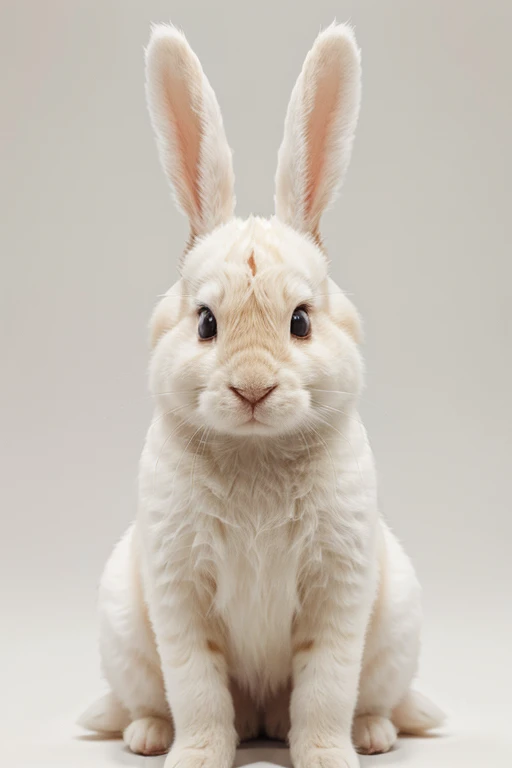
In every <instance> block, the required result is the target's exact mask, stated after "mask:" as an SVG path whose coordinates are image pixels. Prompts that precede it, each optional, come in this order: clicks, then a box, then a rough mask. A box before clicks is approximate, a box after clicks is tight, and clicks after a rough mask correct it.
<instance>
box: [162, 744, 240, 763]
mask: <svg viewBox="0 0 512 768" xmlns="http://www.w3.org/2000/svg"><path fill="white" fill-rule="evenodd" d="M234 760H235V744H234V743H233V746H232V748H231V746H230V747H228V746H227V745H225V746H224V747H221V746H219V745H215V746H207V747H199V748H198V747H187V746H173V747H172V749H171V751H170V752H169V754H168V755H167V758H166V760H165V764H164V768H232V765H233V763H234Z"/></svg>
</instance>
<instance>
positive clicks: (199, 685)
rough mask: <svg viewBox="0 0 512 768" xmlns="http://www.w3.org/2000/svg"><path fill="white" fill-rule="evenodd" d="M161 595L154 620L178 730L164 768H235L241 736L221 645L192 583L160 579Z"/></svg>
mask: <svg viewBox="0 0 512 768" xmlns="http://www.w3.org/2000/svg"><path fill="white" fill-rule="evenodd" d="M160 576H161V577H162V574H160ZM158 594H159V599H158V604H157V605H154V606H153V610H152V619H153V624H154V627H155V633H156V639H157V644H158V650H159V654H160V658H161V664H162V672H163V676H164V680H165V688H166V692H167V698H168V702H169V706H170V709H171V712H172V716H173V720H174V726H175V739H174V743H173V745H172V747H171V750H170V752H169V754H168V756H167V759H166V761H165V768H177V767H178V766H179V768H231V766H232V765H233V762H234V758H235V750H236V743H237V734H236V730H235V725H234V721H235V713H234V707H233V700H232V696H231V693H230V691H229V681H228V673H227V665H226V659H225V657H224V654H223V652H222V649H221V647H220V644H219V643H218V642H216V640H215V639H214V637H213V636H212V634H211V633H209V627H208V625H207V624H206V622H205V619H204V615H203V612H202V611H201V606H200V605H199V604H198V602H197V599H196V597H195V596H194V590H193V588H191V584H190V582H188V581H186V580H181V579H180V580H175V581H173V583H172V584H167V585H166V586H164V581H163V579H162V581H160V582H159V589H158ZM164 595H165V597H164Z"/></svg>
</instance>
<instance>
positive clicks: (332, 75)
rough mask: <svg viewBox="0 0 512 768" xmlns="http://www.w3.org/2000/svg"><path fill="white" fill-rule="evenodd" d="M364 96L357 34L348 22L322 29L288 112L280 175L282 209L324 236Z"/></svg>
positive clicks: (285, 217) (287, 217)
mask: <svg viewBox="0 0 512 768" xmlns="http://www.w3.org/2000/svg"><path fill="white" fill-rule="evenodd" d="M360 98H361V66H360V56H359V49H358V47H357V44H356V40H355V37H354V33H353V32H352V30H351V29H350V27H347V26H345V25H343V24H339V25H336V24H332V25H331V26H330V27H328V28H327V29H325V30H324V31H323V32H321V33H320V34H319V35H318V37H317V39H316V40H315V43H314V45H313V47H312V49H311V50H310V52H309V53H308V55H307V57H306V60H305V62H304V66H303V68H302V72H301V73H300V75H299V78H298V80H297V82H296V84H295V87H294V89H293V92H292V96H291V99H290V104H289V105H288V111H287V113H286V120H285V126H284V139H283V143H282V144H281V148H280V150H279V156H278V163H277V174H276V197H275V204H276V214H277V216H278V218H280V219H281V220H282V221H285V222H286V223H287V224H290V225H291V226H293V227H294V228H295V229H298V230H299V231H300V232H309V233H311V234H313V235H318V227H319V223H320V217H321V215H322V213H323V211H324V210H325V209H326V208H327V206H328V205H329V204H330V203H331V202H332V201H333V199H334V198H335V196H336V192H337V190H338V188H339V186H340V184H341V182H342V179H343V176H344V174H345V171H346V169H347V166H348V163H349V160H350V153H351V149H352V142H353V139H354V131H355V128H356V124H357V117H358V114H359V102H360Z"/></svg>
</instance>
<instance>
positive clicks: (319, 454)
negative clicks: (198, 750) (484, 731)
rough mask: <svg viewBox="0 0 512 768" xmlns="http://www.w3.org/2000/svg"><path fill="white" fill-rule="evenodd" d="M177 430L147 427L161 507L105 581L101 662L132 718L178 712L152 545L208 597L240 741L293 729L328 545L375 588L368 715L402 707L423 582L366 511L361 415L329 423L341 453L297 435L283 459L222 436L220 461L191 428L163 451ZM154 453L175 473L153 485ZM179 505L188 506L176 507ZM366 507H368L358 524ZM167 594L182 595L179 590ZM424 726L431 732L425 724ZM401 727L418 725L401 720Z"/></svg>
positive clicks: (154, 496)
mask: <svg viewBox="0 0 512 768" xmlns="http://www.w3.org/2000/svg"><path fill="white" fill-rule="evenodd" d="M160 415H161V414H159V413H157V414H156V418H157V419H158V418H159V416H160ZM175 428H176V423H174V422H173V421H172V420H171V421H169V422H166V420H165V419H159V421H158V422H155V425H154V427H153V428H151V430H150V436H149V439H148V442H147V444H146V447H145V450H144V454H143V457H142V462H141V487H142V488H146V489H147V490H148V496H150V497H151V501H149V499H146V502H145V504H144V509H145V510H147V509H149V508H151V510H152V512H151V518H150V520H148V518H147V517H146V515H145V514H144V515H143V516H141V517H140V518H139V519H138V520H137V522H136V524H135V525H134V526H132V527H130V529H129V530H128V531H127V533H126V535H125V536H124V537H123V539H122V540H121V542H120V543H119V544H118V545H117V547H116V549H115V550H114V553H113V555H112V557H111V558H110V560H109V562H108V564H107V567H106V569H105V573H104V576H103V578H102V583H101V588H100V615H101V622H102V623H101V634H102V644H101V647H102V660H103V670H104V674H105V677H106V679H107V680H108V681H109V683H110V685H111V688H112V691H113V692H114V694H115V696H116V698H117V700H118V701H119V702H123V704H124V706H125V707H126V708H127V709H128V710H129V711H130V712H131V713H134V714H133V715H132V717H135V713H136V715H137V717H135V719H139V718H140V717H148V716H157V717H161V718H164V719H169V712H168V705H167V702H166V698H165V693H164V683H163V676H162V673H161V670H160V659H159V656H158V653H157V650H156V645H155V638H154V635H153V632H152V630H151V625H150V623H149V619H148V614H147V604H148V602H149V600H148V596H147V594H146V590H151V589H152V588H151V586H149V585H147V584H146V583H145V580H144V576H143V573H144V572H145V571H146V572H147V571H148V570H150V566H149V565H147V564H145V559H146V557H147V556H148V554H147V553H148V552H149V556H150V557H151V559H152V561H153V560H154V557H155V552H159V556H160V558H161V567H162V569H163V570H167V571H168V572H169V574H170V573H172V574H173V575H172V576H171V577H170V583H172V581H173V580H176V581H177V582H184V581H185V582H187V583H189V584H190V588H191V589H193V590H195V591H196V592H197V594H198V595H200V597H201V605H202V608H203V611H204V613H205V615H206V616H207V628H208V629H207V635H208V639H207V644H208V648H209V651H210V652H211V653H212V654H216V653H219V652H221V653H222V654H223V655H224V656H225V658H226V659H227V668H228V670H229V676H230V680H231V685H232V686H236V688H237V690H238V697H237V700H236V701H235V710H236V709H237V704H238V707H239V709H238V711H236V722H237V728H238V731H239V733H238V735H239V737H240V738H242V739H244V738H249V737H255V736H257V735H258V733H259V732H260V731H266V732H267V733H268V735H270V736H272V737H278V738H283V739H284V738H286V736H287V732H288V729H289V715H288V707H289V686H290V680H291V675H292V664H293V663H294V660H295V663H297V661H298V660H299V659H300V654H301V648H302V650H304V649H306V650H307V646H308V644H309V643H310V642H311V639H310V634H309V633H308V632H309V630H310V629H311V630H313V628H314V622H315V607H316V604H317V602H318V600H320V599H322V598H320V597H319V596H318V593H319V592H320V594H321V593H322V590H325V588H326V583H327V582H328V581H329V576H330V574H329V569H328V568H326V567H324V566H325V564H324V563H323V560H324V559H325V556H326V555H325V551H326V545H327V548H328V550H330V551H331V552H335V554H336V556H337V558H339V559H340V560H343V561H345V562H346V571H347V574H346V575H347V576H348V572H349V571H350V579H349V580H350V582H352V581H353V582H354V583H355V584H354V585H355V589H356V590H357V592H358V594H361V592H360V590H361V589H363V590H364V592H365V594H366V596H367V600H368V603H369V604H370V605H372V606H373V610H371V611H368V612H367V615H368V619H369V625H368V634H367V637H366V646H365V664H364V666H363V669H362V675H361V684H360V706H359V707H358V708H357V711H358V713H359V712H360V713H361V714H365V713H366V712H368V711H369V712H377V713H378V712H381V711H385V712H388V713H391V712H392V710H393V709H394V708H395V707H396V706H397V705H398V704H399V703H400V702H401V701H402V700H403V699H404V697H405V695H406V694H407V692H408V689H409V685H410V682H411V680H412V677H413V675H414V672H415V670H416V666H417V656H418V647H419V629H420V603H419V586H418V583H417V580H416V578H415V576H414V571H413V569H412V566H411V564H410V561H409V560H408V558H407V557H406V555H405V554H404V553H403V551H402V549H401V548H400V546H399V544H398V543H397V542H396V540H395V539H394V537H393V535H392V534H391V533H390V531H389V529H388V528H387V527H386V526H385V525H384V524H383V522H382V521H381V520H380V519H379V518H378V517H377V515H376V514H373V515H368V513H367V510H368V506H367V503H366V502H365V503H364V504H363V505H361V500H362V496H363V495H366V494H367V493H368V489H371V488H373V487H374V477H373V476H374V470H373V461H372V456H371V452H370V449H369V446H368V443H367V440H366V436H365V433H364V430H363V429H362V427H361V426H360V425H359V422H358V421H357V417H356V416H354V417H353V419H352V417H350V418H348V419H345V420H344V419H340V420H339V421H337V422H336V427H335V428H336V429H343V430H344V432H343V434H344V435H345V438H346V440H347V442H346V443H344V442H341V444H340V443H339V441H335V440H334V441H333V440H332V431H331V430H330V429H329V428H326V429H325V431H324V434H323V435H322V439H324V440H325V441H326V442H327V444H328V446H329V453H330V458H328V457H327V456H326V450H325V446H324V444H322V442H321V440H320V438H319V440H318V443H317V445H316V447H315V446H314V445H309V446H308V448H309V453H308V451H307V450H306V447H305V446H304V445H300V444H298V445H297V446H296V450H290V449H288V454H289V455H288V457H287V460H286V461H285V462H283V457H282V453H281V452H280V450H279V447H277V450H275V451H272V450H270V451H267V450H266V447H264V446H262V450H261V451H260V450H258V449H257V448H255V447H254V446H252V445H249V446H247V445H246V446H244V448H242V450H240V449H239V448H238V447H237V446H231V448H230V447H229V446H225V447H224V451H225V453H224V455H223V456H221V457H220V458H219V456H218V454H217V452H216V451H213V450H212V447H211V446H208V445H206V446H205V445H204V444H200V438H199V436H197V437H196V440H192V442H190V444H189V445H188V447H187V443H188V442H189V441H190V439H191V437H192V434H193V431H192V433H190V434H188V433H185V434H184V435H183V438H182V440H181V441H180V442H179V443H178V444H174V443H173V444H172V448H166V447H164V444H165V441H166V439H167V437H168V435H169V433H170V432H171V431H172V430H173V429H175ZM169 442H170V441H169ZM337 447H338V448H340V449H341V450H339V452H338V451H337V450H336V448H337ZM184 451H185V453H184ZM166 452H167V453H166ZM157 462H158V465H160V463H162V462H163V463H164V464H165V466H166V467H167V468H169V469H170V470H171V471H170V472H168V471H167V470H166V473H165V478H164V479H162V480H160V481H158V480H157V481H156V486H155V487H153V485H154V484H155V466H156V464H157ZM176 468H177V469H176ZM174 472H176V474H174ZM157 474H159V473H157ZM192 474H193V482H192ZM334 477H335V478H336V487H335V485H334ZM191 482H192V485H191ZM262 487H263V488H265V489H266V492H262ZM333 497H335V498H336V501H334V499H333ZM333 501H334V503H333ZM205 502H206V506H205ZM169 506H171V507H174V508H175V509H176V510H181V511H180V513H177V514H176V515H169ZM361 508H363V509H364V514H363V515H361V519H359V520H358V521H357V524H355V525H354V515H357V513H358V512H359V510H360V509H361ZM373 508H374V509H375V506H374V507H373ZM184 519H186V524H184ZM336 533H337V534H338V535H337V536H336ZM329 538H330V541H329ZM370 541H371V542H372V543H371V544H369V542H370ZM363 551H364V552H365V556H364V559H363V558H362V559H361V561H360V562H357V560H358V558H357V556H355V553H356V552H359V553H362V552H363ZM152 566H154V563H152ZM375 566H376V567H375ZM166 583H167V582H166ZM363 584H364V586H363ZM213 585H215V588H213ZM332 588H333V589H337V590H339V592H340V594H339V595H337V599H339V600H340V602H343V601H345V600H346V601H347V603H349V600H350V587H347V588H346V591H347V594H346V595H344V594H343V587H342V586H341V584H338V585H333V586H332ZM167 602H168V603H169V604H172V597H171V596H169V598H168V600H167ZM308 611H309V613H310V615H309V616H308V615H305V614H306V613H307V612H308ZM370 616H373V618H372V619H371V620H370ZM178 625H179V622H178ZM344 629H345V628H344V627H343V626H340V627H337V628H336V631H338V632H340V633H343V632H344ZM183 641H184V643H185V642H186V637H185V636H184V637H183ZM183 652H184V653H185V654H186V648H184V650H183ZM376 660H377V661H376ZM148 668H150V669H151V674H148ZM241 692H245V694H246V695H241ZM283 694H284V695H283ZM276 706H277V707H278V709H277V711H276ZM276 714H278V717H277V718H276ZM410 716H411V719H412V718H413V713H412V712H411V713H410ZM418 716H419V713H416V717H418ZM125 718H126V719H125V720H124V722H123V723H122V727H123V728H124V727H126V726H128V725H129V723H130V720H131V717H130V715H129V714H128V712H126V714H125ZM417 724H418V728H421V727H423V728H424V727H426V725H427V721H426V720H425V721H423V723H422V725H421V724H420V721H419V720H418V721H417ZM396 725H397V726H400V725H403V727H405V728H407V724H406V723H405V722H400V720H399V717H398V716H397V718H396ZM410 727H411V725H410V723H409V728H410ZM390 733H391V735H390V736H388V737H386V735H385V733H383V734H381V735H380V738H381V741H379V742H377V741H375V739H374V741H375V743H374V744H373V746H374V748H375V749H385V748H387V747H388V746H389V744H388V739H389V738H393V739H394V736H395V731H394V728H392V729H390ZM171 734H172V731H171V730H170V728H169V730H167V731H166V730H163V731H162V736H163V741H162V742H159V743H158V749H157V751H161V750H164V749H166V748H167V747H168V746H169V743H170V740H171ZM140 738H141V734H140V732H139V731H136V732H135V740H134V742H132V746H133V747H134V748H136V749H137V748H139V749H140V746H141V745H140V743H139V739H140ZM375 738H376V737H375Z"/></svg>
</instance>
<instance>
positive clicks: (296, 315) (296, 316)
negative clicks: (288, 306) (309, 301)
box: [290, 307, 311, 339]
mask: <svg viewBox="0 0 512 768" xmlns="http://www.w3.org/2000/svg"><path fill="white" fill-rule="evenodd" d="M310 330H311V323H310V320H309V315H308V313H307V310H306V309H305V307H297V309H295V310H294V312H293V315H292V319H291V322H290V333H291V334H292V336H298V337H299V338H301V339H303V338H304V337H306V336H309V332H310Z"/></svg>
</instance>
